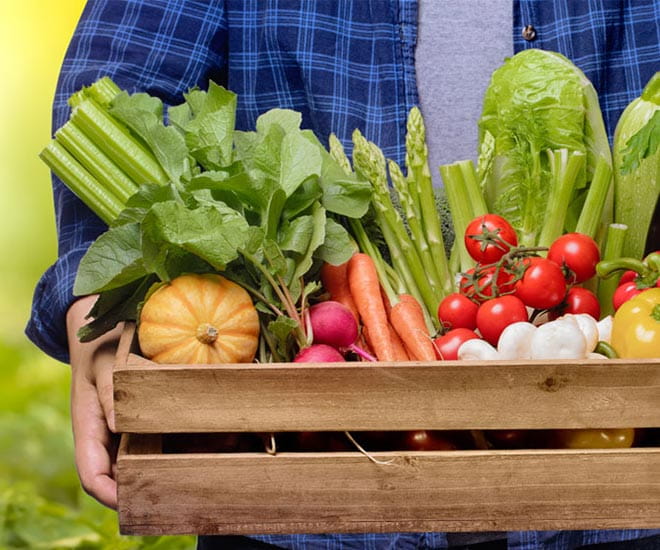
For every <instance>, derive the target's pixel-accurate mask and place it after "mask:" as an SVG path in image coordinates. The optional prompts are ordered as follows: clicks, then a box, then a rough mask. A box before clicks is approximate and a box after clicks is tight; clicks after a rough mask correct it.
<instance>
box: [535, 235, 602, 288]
mask: <svg viewBox="0 0 660 550" xmlns="http://www.w3.org/2000/svg"><path fill="white" fill-rule="evenodd" d="M547 257H548V260H551V261H553V262H555V263H556V264H557V265H559V266H561V267H566V269H568V271H569V276H568V277H567V280H568V282H569V283H571V284H576V283H582V282H584V281H586V280H587V279H591V277H593V276H594V275H595V274H596V264H597V263H598V262H599V261H600V251H599V250H598V245H597V244H596V241H594V240H593V239H592V238H591V237H589V235H584V234H583V233H567V234H566V235H562V236H561V237H558V238H557V239H555V241H554V242H553V243H552V244H551V245H550V249H549V250H548V256H547Z"/></svg>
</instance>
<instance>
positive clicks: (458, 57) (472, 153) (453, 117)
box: [415, 0, 513, 186]
mask: <svg viewBox="0 0 660 550" xmlns="http://www.w3.org/2000/svg"><path fill="white" fill-rule="evenodd" d="M418 10H419V28H418V35H417V48H416V51H415V67H416V72H417V85H418V90H419V102H420V109H421V111H422V114H423V116H424V122H425V124H426V128H427V130H426V131H427V143H428V147H429V165H430V168H431V174H432V176H433V181H434V184H435V185H436V186H440V185H441V179H440V175H439V173H438V166H440V165H441V164H448V163H451V162H456V161H459V160H466V159H472V160H474V161H476V159H477V134H478V131H477V121H478V120H479V116H480V114H481V106H482V101H483V94H484V91H485V90H486V87H487V86H488V83H489V81H490V75H491V74H492V72H493V71H494V70H495V69H496V68H497V67H499V66H500V65H501V64H502V62H503V61H504V59H505V58H506V57H509V56H511V55H513V36H512V32H511V30H512V27H513V7H512V2H511V0H420V2H419V8H418ZM475 46H477V47H475Z"/></svg>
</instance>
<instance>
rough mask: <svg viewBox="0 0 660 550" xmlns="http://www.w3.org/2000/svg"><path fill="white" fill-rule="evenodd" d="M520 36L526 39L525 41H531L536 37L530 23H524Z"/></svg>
mask: <svg viewBox="0 0 660 550" xmlns="http://www.w3.org/2000/svg"><path fill="white" fill-rule="evenodd" d="M522 37H523V38H524V39H525V40H527V42H531V41H532V40H534V39H535V38H536V29H535V28H534V27H533V26H532V25H526V26H525V28H524V29H523V30H522Z"/></svg>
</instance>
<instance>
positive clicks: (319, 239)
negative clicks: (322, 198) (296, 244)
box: [291, 205, 326, 282]
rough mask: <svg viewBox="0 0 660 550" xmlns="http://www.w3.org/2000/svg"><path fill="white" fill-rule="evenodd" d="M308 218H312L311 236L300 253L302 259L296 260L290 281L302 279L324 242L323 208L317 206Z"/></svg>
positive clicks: (324, 218)
mask: <svg viewBox="0 0 660 550" xmlns="http://www.w3.org/2000/svg"><path fill="white" fill-rule="evenodd" d="M310 217H311V218H312V222H311V235H310V236H309V240H308V244H307V249H306V250H305V251H304V252H302V257H301V258H299V259H298V260H297V262H296V263H297V265H296V269H295V271H294V273H293V277H292V279H291V280H292V281H296V282H297V281H298V280H299V279H301V278H304V277H305V275H306V274H307V272H308V271H309V270H310V269H311V268H312V265H313V263H314V260H313V257H314V253H315V252H316V250H317V249H318V248H319V247H320V246H321V245H322V244H323V242H324V241H325V220H326V217H325V208H323V207H322V206H321V205H317V206H316V207H315V208H314V210H313V212H312V215H311V216H310Z"/></svg>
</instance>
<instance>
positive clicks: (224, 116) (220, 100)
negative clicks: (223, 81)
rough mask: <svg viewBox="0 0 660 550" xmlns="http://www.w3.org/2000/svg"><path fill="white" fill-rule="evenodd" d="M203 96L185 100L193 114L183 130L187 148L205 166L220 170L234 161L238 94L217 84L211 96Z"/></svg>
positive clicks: (210, 86)
mask: <svg viewBox="0 0 660 550" xmlns="http://www.w3.org/2000/svg"><path fill="white" fill-rule="evenodd" d="M202 94H203V92H199V91H196V92H195V93H194V94H191V95H190V96H186V99H187V100H188V101H190V102H191V109H190V110H191V112H192V114H193V118H192V119H190V120H189V121H188V122H187V123H185V126H184V128H185V135H186V138H185V139H186V145H187V146H188V147H189V149H190V152H191V154H192V156H193V157H194V158H195V159H197V160H198V161H199V163H200V164H201V165H202V166H204V167H205V168H206V169H207V170H217V169H219V168H222V167H223V166H227V165H228V164H230V163H231V160H232V149H233V143H234V126H235V123H236V94H234V93H233V92H230V91H228V90H226V89H225V88H223V87H222V86H218V85H217V84H215V83H214V82H211V83H210V84H209V89H208V92H207V93H206V94H205V95H202ZM202 99H203V100H202ZM177 114H179V113H177ZM182 118H183V117H181V116H179V118H178V119H177V120H178V121H179V122H180V121H182Z"/></svg>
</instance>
